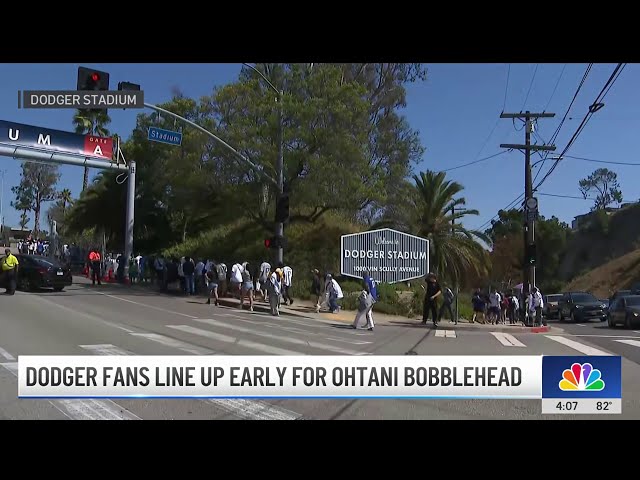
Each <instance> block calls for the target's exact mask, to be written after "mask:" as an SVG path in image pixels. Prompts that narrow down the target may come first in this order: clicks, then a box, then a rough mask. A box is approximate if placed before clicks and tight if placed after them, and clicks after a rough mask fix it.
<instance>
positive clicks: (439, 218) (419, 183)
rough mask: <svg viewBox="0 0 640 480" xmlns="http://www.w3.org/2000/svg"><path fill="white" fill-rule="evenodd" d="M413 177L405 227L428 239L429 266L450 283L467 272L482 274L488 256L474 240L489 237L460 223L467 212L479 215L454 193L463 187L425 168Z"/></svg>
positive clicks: (441, 173) (443, 174)
mask: <svg viewBox="0 0 640 480" xmlns="http://www.w3.org/2000/svg"><path fill="white" fill-rule="evenodd" d="M413 179H414V181H415V186H413V188H412V190H409V198H408V199H407V200H408V201H409V209H408V212H407V214H408V216H407V226H408V228H409V230H410V231H411V233H413V234H415V235H417V236H420V237H423V238H426V239H428V240H429V250H430V252H429V257H430V262H429V263H430V267H431V269H432V270H433V271H435V272H437V273H438V275H439V276H442V277H445V278H447V279H448V280H450V281H452V282H454V283H458V282H459V280H460V278H461V277H462V276H463V275H464V274H465V273H467V272H475V273H476V274H479V275H481V274H483V273H484V272H485V271H486V268H487V258H488V255H487V252H486V251H485V249H484V248H483V247H482V245H481V244H480V243H479V242H478V240H482V241H483V242H485V243H487V244H489V239H488V237H487V236H486V235H485V234H484V233H482V232H480V231H476V230H467V229H466V228H465V227H464V226H463V224H462V222H461V220H462V219H463V218H464V217H466V216H467V215H478V214H479V212H478V211H477V210H470V209H467V208H466V207H465V205H466V200H465V199H464V197H460V196H458V195H459V194H460V193H461V192H462V191H463V190H464V187H463V186H462V185H461V184H459V183H458V182H454V181H451V180H446V179H445V173H444V172H433V171H430V170H427V171H426V172H421V173H420V174H419V175H414V177H413Z"/></svg>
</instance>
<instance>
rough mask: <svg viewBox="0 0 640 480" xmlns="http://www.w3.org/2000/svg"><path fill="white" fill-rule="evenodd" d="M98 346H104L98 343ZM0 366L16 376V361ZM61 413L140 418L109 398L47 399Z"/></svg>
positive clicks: (85, 417)
mask: <svg viewBox="0 0 640 480" xmlns="http://www.w3.org/2000/svg"><path fill="white" fill-rule="evenodd" d="M99 347H104V345H100V346H99ZM2 366H3V367H4V368H6V369H7V370H9V371H10V372H11V373H13V374H14V375H15V376H16V377H17V376H18V363H17V362H15V363H3V364H2ZM49 403H51V404H52V405H53V406H54V407H56V408H57V409H58V410H59V411H60V412H61V413H62V414H63V415H65V416H66V417H67V418H70V419H71V420H142V419H141V418H140V417H138V416H137V415H135V414H134V413H132V412H130V411H128V410H126V409H124V408H122V407H121V406H120V405H118V404H117V403H114V402H112V401H111V400H93V399H87V400H75V399H73V400H67V399H64V400H62V399H61V400H49Z"/></svg>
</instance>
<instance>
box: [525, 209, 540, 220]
mask: <svg viewBox="0 0 640 480" xmlns="http://www.w3.org/2000/svg"><path fill="white" fill-rule="evenodd" d="M535 220H538V210H527V222H533V221H535Z"/></svg>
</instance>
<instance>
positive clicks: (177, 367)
mask: <svg viewBox="0 0 640 480" xmlns="http://www.w3.org/2000/svg"><path fill="white" fill-rule="evenodd" d="M543 364H544V366H543ZM575 365H578V366H579V368H580V370H578V367H574V366H575ZM589 365H590V366H589ZM565 370H568V371H569V372H571V374H572V375H574V376H573V377H570V376H569V374H567V373H566V372H565ZM594 372H598V373H594ZM620 372H621V371H620V358H619V357H606V358H603V357H542V356H515V355H514V356H511V355H509V356H409V355H405V356H386V355H379V356H374V355H362V356H325V355H321V356H97V357H96V356H20V357H19V359H18V396H19V397H20V398H48V399H53V398H56V399H60V398H326V399H331V398H336V399H337V398H359V399H468V400H470V399H514V400H526V399H535V400H540V399H543V409H544V410H545V411H543V413H568V412H571V413H590V414H593V413H621V381H620V378H621V376H620ZM592 375H593V376H592ZM598 375H599V376H598ZM616 375H617V376H616ZM605 376H608V378H609V382H611V383H610V385H611V386H610V387H608V388H609V389H607V387H606V385H609V384H606V383H605V381H604V380H603V378H604V377H605ZM563 380H567V381H568V382H569V383H567V384H565V383H562V381H563ZM599 380H601V381H602V382H601V383H600V382H599ZM616 384H617V386H616ZM560 385H561V386H562V388H564V389H571V388H572V387H571V385H573V387H575V388H574V390H573V394H574V396H573V397H566V396H564V397H563V396H560V394H559V393H558V391H560V388H559V386H560ZM551 387H553V388H551ZM600 387H602V390H598V389H599V388H600ZM562 391H564V390H562ZM585 392H587V393H586V394H585ZM589 392H590V393H589ZM598 392H599V396H597V397H594V396H590V394H593V393H598ZM547 393H550V394H553V395H554V396H553V397H548V396H547ZM580 394H582V396H580ZM551 399H553V402H555V403H553V408H548V404H547V403H545V401H547V400H551ZM558 402H561V403H562V404H563V408H556V404H557V403H558ZM569 402H571V406H567V405H568V404H569ZM598 402H599V403H598ZM574 404H575V406H574ZM591 404H593V406H591ZM549 405H551V404H549ZM547 410H548V412H547Z"/></svg>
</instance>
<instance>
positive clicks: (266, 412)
mask: <svg viewBox="0 0 640 480" xmlns="http://www.w3.org/2000/svg"><path fill="white" fill-rule="evenodd" d="M167 338H168V337H167ZM80 347H81V348H84V349H85V350H88V351H90V352H92V353H94V354H95V355H132V353H131V352H129V351H128V350H125V349H122V348H119V347H116V346H115V345H110V344H107V345H80ZM196 355H197V354H196ZM198 401H204V402H207V403H210V404H212V405H215V406H217V407H218V408H220V409H222V410H224V411H225V412H227V413H230V414H232V415H234V416H235V417H237V418H241V419H244V420H298V419H299V418H301V417H302V415H301V414H299V413H297V412H293V411H291V410H288V409H286V408H283V407H279V406H277V405H272V404H270V403H267V402H263V401H259V400H245V399H230V400H227V399H217V398H211V399H198Z"/></svg>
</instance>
